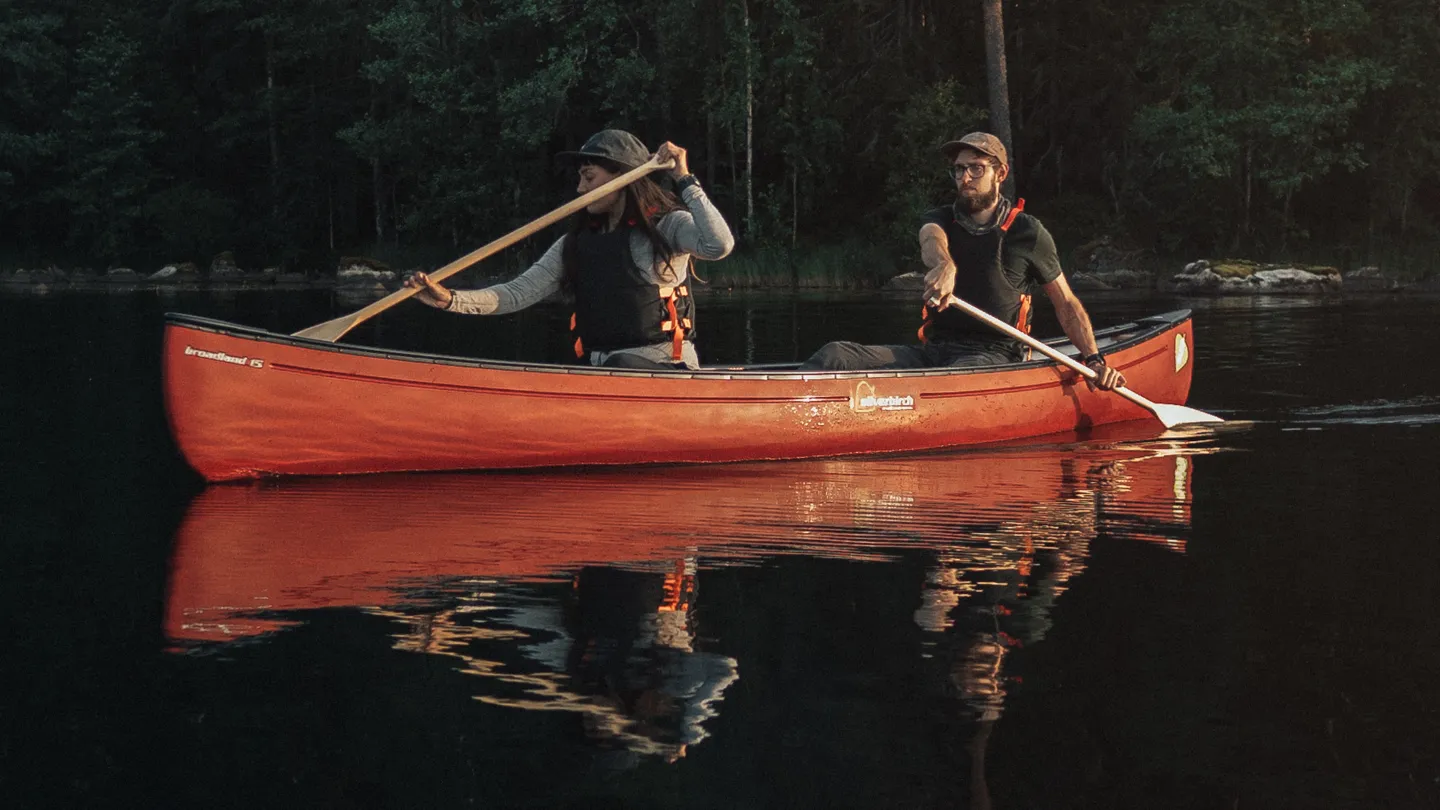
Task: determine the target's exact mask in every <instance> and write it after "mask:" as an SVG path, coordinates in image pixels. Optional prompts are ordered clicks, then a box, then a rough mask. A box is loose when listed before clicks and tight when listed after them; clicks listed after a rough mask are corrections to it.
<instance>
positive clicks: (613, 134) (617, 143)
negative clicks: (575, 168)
mask: <svg viewBox="0 0 1440 810" xmlns="http://www.w3.org/2000/svg"><path fill="white" fill-rule="evenodd" d="M555 157H556V158H557V159H559V160H563V161H567V162H571V163H580V162H583V161H584V160H585V159H586V158H601V159H604V160H609V161H612V162H615V163H618V164H620V165H621V166H623V167H625V168H627V169H634V168H636V167H638V166H640V165H642V164H644V163H645V162H646V161H648V160H650V150H649V149H646V148H645V144H643V143H641V142H640V139H639V138H637V137H635V136H634V135H631V134H630V133H628V132H626V131H625V130H623V129H602V130H600V131H599V132H597V133H595V134H594V135H591V136H590V140H588V141H586V142H585V145H584V146H582V147H580V149H579V150H578V151H575V152H561V153H560V154H558V155H556V156H555Z"/></svg>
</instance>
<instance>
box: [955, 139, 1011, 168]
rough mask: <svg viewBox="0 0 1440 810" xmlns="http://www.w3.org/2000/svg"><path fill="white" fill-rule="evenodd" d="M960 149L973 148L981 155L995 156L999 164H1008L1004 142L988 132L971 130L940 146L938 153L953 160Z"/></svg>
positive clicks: (1008, 158)
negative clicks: (967, 133)
mask: <svg viewBox="0 0 1440 810" xmlns="http://www.w3.org/2000/svg"><path fill="white" fill-rule="evenodd" d="M961 149H974V150H975V151H976V152H979V153H980V154H982V155H989V156H990V157H993V158H995V159H996V160H998V161H1000V163H1001V165H1004V166H1008V165H1010V157H1009V156H1008V155H1007V154H1005V144H1003V143H1001V142H1000V139H999V138H997V137H995V136H994V135H991V134H990V133H988V132H972V133H970V134H969V135H965V136H962V137H961V138H960V139H959V140H954V141H950V142H949V143H947V144H945V145H944V146H942V147H940V153H941V154H943V155H945V157H947V158H949V159H950V160H954V159H955V154H956V153H957V152H959V151H960V150H961Z"/></svg>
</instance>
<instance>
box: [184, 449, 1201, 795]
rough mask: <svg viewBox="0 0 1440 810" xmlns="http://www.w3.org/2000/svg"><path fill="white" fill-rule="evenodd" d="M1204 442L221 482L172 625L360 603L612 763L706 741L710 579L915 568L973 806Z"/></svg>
mask: <svg viewBox="0 0 1440 810" xmlns="http://www.w3.org/2000/svg"><path fill="white" fill-rule="evenodd" d="M1207 441H1208V439H1207V438H1206V434H1199V435H1189V436H1186V435H1182V434H1166V435H1158V436H1157V435H1156V433H1155V431H1154V429H1153V428H1150V427H1149V426H1144V425H1119V426H1113V428H1111V429H1110V430H1109V431H1108V432H1107V433H1105V434H1098V435H1097V436H1096V437H1091V439H1090V440H1088V441H1087V442H1085V443H1083V444H1073V445H1066V446H1049V447H1040V448H1023V447H1022V448H1008V449H995V450H989V451H984V452H967V453H960V454H941V455H929V456H910V457H905V458H880V459H866V460H853V459H852V460H830V461H812V462H798V463H783V464H742V465H724V466H714V467H675V468H656V469H638V470H637V469H617V470H592V471H576V472H553V473H534V472H528V473H499V474H477V475H409V476H371V477H361V478H355V479H328V480H306V481H285V482H279V483H268V484H260V485H251V486H221V487H213V488H211V489H208V490H206V491H205V492H203V493H202V494H201V495H200V496H199V497H197V498H196V499H195V501H194V502H193V503H192V504H191V505H190V508H189V510H188V512H187V515H186V517H185V519H184V521H183V523H182V525H181V527H180V529H179V532H178V536H177V539H176V543H175V548H174V552H173V555H172V560H171V572H170V582H169V593H168V604H167V610H166V628H165V629H166V633H167V635H168V637H169V638H170V639H171V640H172V642H173V643H174V645H175V646H174V649H175V650H177V651H189V650H201V651H204V650H210V649H214V648H215V646H216V645H224V644H232V643H234V642H236V641H240V640H246V639H248V640H253V641H263V640H264V639H266V638H267V637H269V636H270V635H271V634H274V633H277V632H283V631H284V630H285V628H287V627H291V626H294V625H296V624H299V623H302V622H304V621H305V620H306V611H310V610H314V609H319V608H330V607H349V608H358V609H360V610H362V611H364V612H365V613H367V614H369V615H373V616H381V617H386V618H389V619H390V620H392V621H393V625H392V627H393V630H392V631H391V632H392V634H393V646H394V647H396V648H398V649H401V650H407V651H413V652H417V653H423V654H427V655H433V656H443V657H446V658H449V659H453V660H454V661H455V666H456V667H457V668H458V669H459V670H460V671H462V672H464V673H465V674H467V675H471V676H474V680H473V682H472V685H471V690H472V694H473V695H474V697H475V698H476V699H478V700H480V701H483V702H485V703H488V704H492V705H497V706H504V707H510V708H513V709H517V710H526V711H561V712H569V713H573V714H575V715H577V716H578V717H579V718H580V719H581V721H582V725H583V728H584V732H585V735H586V736H587V738H589V739H590V740H592V741H593V742H594V743H595V744H597V745H598V746H600V747H601V748H603V749H605V750H606V751H607V752H608V753H607V756H610V757H611V759H612V763H611V764H613V765H615V766H616V767H629V766H631V765H633V764H635V763H636V762H637V761H639V759H640V758H643V757H655V758H658V759H661V760H664V761H671V762H673V761H676V760H677V759H679V758H681V757H684V756H685V755H686V753H687V752H688V751H689V750H690V749H691V748H692V747H693V746H695V745H697V744H699V743H701V742H702V741H704V740H705V739H706V738H707V736H708V735H709V734H710V733H712V730H709V729H707V727H706V724H707V721H709V720H710V719H711V718H714V717H715V716H716V715H717V713H719V712H721V711H722V705H723V704H722V701H723V698H724V695H725V692H726V690H727V689H728V688H729V687H730V686H731V685H732V684H734V683H735V682H736V681H737V680H738V679H739V678H741V677H743V673H744V672H745V663H744V662H745V656H746V652H747V650H745V649H741V648H737V646H734V645H733V644H732V643H731V642H729V640H727V639H726V638H723V637H709V636H707V635H706V634H705V633H703V632H701V631H702V629H703V628H702V625H703V621H702V619H703V616H704V615H705V613H704V612H703V611H702V610H697V605H699V606H703V608H704V610H708V611H711V613H710V615H718V613H719V612H723V611H725V610H726V607H727V606H726V605H724V604H706V602H705V599H704V591H703V589H702V587H701V585H702V584H703V581H704V579H705V577H706V572H707V571H710V572H714V571H716V570H718V569H721V568H724V567H731V566H750V565H756V564H762V563H764V562H765V561H767V560H771V559H775V558H777V557H780V556H797V555H798V556H802V557H808V558H819V557H823V558H837V559H843V560H850V561H865V562H885V561H896V560H902V559H906V560H912V561H913V560H923V563H924V566H925V568H926V570H927V574H926V575H925V577H924V582H923V585H921V587H920V589H919V592H918V593H916V594H915V602H914V604H915V608H914V611H913V622H914V625H915V626H916V628H917V629H918V630H919V631H920V633H921V635H922V636H923V637H924V640H923V643H922V646H921V648H920V649H919V650H918V651H917V654H916V666H920V667H924V668H928V669H930V670H932V671H934V672H936V674H937V676H938V677H937V679H936V680H937V682H938V685H937V689H938V691H939V692H940V693H942V694H945V695H948V696H949V697H950V698H953V699H954V700H955V701H956V702H957V705H958V706H959V707H961V708H962V711H963V712H965V713H968V714H969V715H970V716H971V718H972V719H974V720H975V721H976V723H977V724H976V726H975V736H974V739H973V740H972V743H971V745H972V749H973V750H972V753H973V754H974V755H975V756H974V757H973V759H972V762H974V763H978V766H977V767H978V768H980V769H981V771H982V773H980V774H978V775H977V777H976V778H975V779H972V783H971V784H972V788H977V789H983V784H984V780H983V750H984V745H985V741H986V740H987V739H988V733H989V728H990V727H991V725H993V723H995V722H996V721H997V720H998V719H999V718H1000V716H1001V714H1002V713H1003V711H1004V707H1005V701H1006V699H1007V695H1008V693H1010V692H1011V691H1012V689H1013V686H1014V683H1015V676H1014V675H1013V674H1011V673H1009V672H1008V671H1007V668H1008V658H1009V656H1010V655H1011V653H1012V652H1013V651H1014V650H1016V649H1020V648H1023V647H1025V646H1029V645H1033V644H1036V643H1038V642H1040V641H1042V640H1043V639H1044V638H1045V635H1046V633H1047V632H1049V630H1050V628H1051V613H1052V611H1053V610H1054V609H1055V607H1056V603H1057V600H1058V599H1059V598H1060V596H1061V595H1062V594H1063V593H1065V591H1066V589H1067V588H1068V587H1069V586H1070V584H1071V583H1072V582H1073V580H1074V579H1075V577H1077V576H1078V575H1080V574H1081V573H1082V572H1083V571H1084V570H1085V566H1086V565H1087V563H1088V561H1089V557H1090V549H1091V545H1092V543H1094V542H1095V540H1096V538H1097V537H1113V538H1120V539H1126V540H1133V541H1137V542H1145V543H1153V544H1155V545H1156V546H1158V547H1160V548H1163V549H1166V550H1168V551H1169V552H1173V553H1183V552H1184V551H1185V544H1186V541H1187V538H1188V534H1189V528H1190V499H1191V496H1190V492H1191V487H1190V482H1191V477H1192V474H1193V473H1192V458H1193V456H1195V455H1196V454H1200V453H1205V452H1209V451H1210V448H1209V446H1208V445H1207V444H1206V442H1207ZM819 620H820V621H829V620H830V619H829V618H828V617H823V616H822V617H820V618H819ZM835 620H836V621H840V620H841V619H840V618H838V617H837V618H835ZM912 632H914V631H913V630H912ZM976 801H980V799H979V798H978V797H977V799H976Z"/></svg>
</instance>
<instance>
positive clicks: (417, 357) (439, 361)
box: [165, 309, 1191, 382]
mask: <svg viewBox="0 0 1440 810" xmlns="http://www.w3.org/2000/svg"><path fill="white" fill-rule="evenodd" d="M1190 317H1191V310H1189V309H1179V310H1173V311H1170V312H1164V313H1160V314H1157V315H1151V316H1148V317H1145V318H1141V319H1139V320H1138V321H1134V322H1127V323H1122V324H1117V325H1115V326H1111V327H1107V328H1105V329H1101V330H1097V331H1096V332H1095V340H1096V343H1097V344H1098V345H1099V348H1100V349H1101V350H1102V351H1105V352H1107V353H1109V352H1114V351H1120V350H1123V349H1125V348H1128V347H1130V346H1133V345H1136V344H1139V343H1143V342H1145V341H1147V340H1150V339H1152V338H1154V337H1155V336H1156V335H1158V334H1160V333H1162V332H1164V331H1166V330H1168V329H1172V328H1174V327H1176V326H1178V325H1180V324H1183V323H1184V322H1186V321H1187V320H1189V319H1190ZM165 323H166V326H167V327H169V326H181V327H185V328H189V329H197V330H200V331H204V332H212V333H215V334H221V335H227V336H231V337H235V338H239V339H243V340H253V341H258V342H262V343H272V344H280V345H286V346H294V347H297V348H305V349H315V350H320V351H327V352H335V353H338V354H345V355H357V356H363V357H373V358H378V359H384V360H393V361H397V362H409V363H429V364H434V365H445V366H457V367H463V368H479V369H490V370H494V371H512V372H528V373H542V374H568V375H578V376H590V377H629V378H642V379H646V378H648V379H663V380H684V379H694V380H728V379H738V380H774V381H792V382H799V381H806V380H848V379H859V378H868V379H881V378H917V377H945V376H954V375H968V374H987V373H994V372H997V371H1014V370H1020V369H1029V368H1040V367H1044V366H1053V365H1056V364H1055V363H1054V362H1053V361H1050V360H1048V359H1045V358H1040V359H1034V360H1028V361H1026V362H1022V363H1007V364H1004V365H989V366H968V367H963V368H951V367H942V368H920V369H885V370H869V371H865V370H861V371H818V370H817V371H799V370H796V369H784V368H775V369H773V370H772V369H769V368H756V369H748V368H744V367H728V366H712V367H705V366H702V367H701V368H700V369H699V370H688V369H686V370H668V369H665V370H662V369H657V370H654V371H650V370H637V369H618V368H602V367H597V366H580V365H565V364H560V363H533V362H523V361H514V360H490V359H480V358H473V357H462V356H458V355H445V354H430V353H426V352H412V351H405V350H401V349H379V348H374V347H370V346H359V345H355V344H350V343H333V342H331V341H326V340H317V339H314V338H304V337H296V336H294V335H287V334H281V333H278V332H270V331H267V330H264V329H258V328H255V327H248V326H243V325H240V324H235V323H230V322H228V321H221V320H217V319H214V318H206V317H203V316H199V315H188V314H185V313H179V312H167V313H165ZM1117 337H1119V338H1121V339H1117ZM1044 343H1046V344H1048V345H1051V346H1055V347H1057V348H1059V347H1063V348H1061V349H1060V350H1061V351H1062V352H1065V353H1066V354H1070V355H1072V356H1073V355H1075V354H1077V352H1076V351H1075V349H1074V347H1073V346H1071V345H1070V342H1069V341H1068V340H1067V339H1066V338H1063V337H1062V338H1054V339H1051V340H1046V341H1044ZM1067 349H1068V351H1067ZM774 365H779V366H784V365H787V364H774Z"/></svg>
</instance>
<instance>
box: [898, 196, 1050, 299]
mask: <svg viewBox="0 0 1440 810" xmlns="http://www.w3.org/2000/svg"><path fill="white" fill-rule="evenodd" d="M1009 211H1010V206H1009V204H1008V201H1007V203H1005V204H1003V205H1002V206H1001V207H1000V209H999V210H998V211H996V212H995V221H996V222H1004V221H1005V217H1007V216H1009ZM925 221H926V222H933V223H935V224H937V225H939V226H940V227H942V228H945V232H946V233H947V234H949V235H950V236H951V239H952V240H953V239H955V238H957V237H958V238H966V237H964V236H962V234H965V233H970V234H974V235H976V236H980V235H982V234H985V233H988V232H989V231H990V230H993V229H994V227H995V226H994V225H990V226H986V227H977V226H976V225H975V223H974V221H973V220H971V219H970V218H969V217H968V216H964V215H963V214H962V215H961V216H960V217H959V218H957V217H956V216H955V212H954V210H953V208H952V207H951V206H948V205H947V206H944V207H942V208H936V209H934V210H932V211H930V212H929V213H927V214H926V215H925ZM951 223H953V225H952V224H951ZM947 226H949V227H947ZM960 252H962V251H958V250H955V249H954V247H953V246H952V250H951V255H952V256H954V255H956V254H957V253H960ZM1000 258H1001V262H1002V265H1003V270H1004V273H1005V278H1006V279H1007V280H1009V282H1010V283H1011V284H1013V285H1014V286H1015V289H1016V290H1019V291H1020V292H1022V293H1025V294H1030V295H1033V294H1034V293H1035V292H1036V291H1037V290H1038V289H1039V288H1040V287H1041V286H1042V285H1044V284H1049V283H1050V282H1052V281H1054V280H1055V279H1057V278H1059V277H1060V275H1061V272H1062V271H1061V268H1060V256H1059V254H1058V253H1057V252H1056V250H1055V239H1054V238H1053V237H1051V236H1050V232H1049V231H1047V230H1045V226H1044V225H1042V224H1041V223H1040V220H1038V219H1036V218H1035V217H1032V216H1030V215H1029V214H1026V213H1020V214H1016V215H1015V221H1014V222H1013V223H1011V225H1010V230H1008V231H1006V232H1005V242H1004V248H1003V249H1002V251H1001V257H1000ZM960 270H961V271H962V272H963V268H960Z"/></svg>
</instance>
